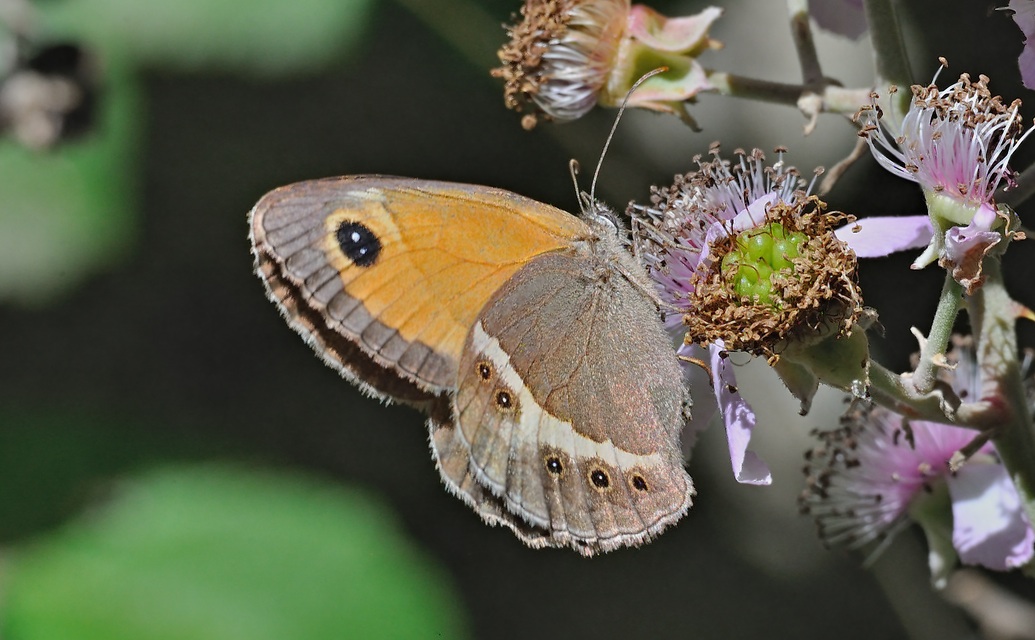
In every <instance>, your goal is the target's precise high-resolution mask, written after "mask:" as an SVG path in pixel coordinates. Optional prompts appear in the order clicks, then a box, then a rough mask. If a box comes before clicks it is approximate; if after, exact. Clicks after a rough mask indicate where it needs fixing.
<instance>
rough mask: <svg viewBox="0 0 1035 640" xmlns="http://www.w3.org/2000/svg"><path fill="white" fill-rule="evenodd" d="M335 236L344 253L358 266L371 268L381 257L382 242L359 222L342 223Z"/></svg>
mask: <svg viewBox="0 0 1035 640" xmlns="http://www.w3.org/2000/svg"><path fill="white" fill-rule="evenodd" d="M335 236H336V238H337V240H338V246H339V247H341V251H342V253H344V254H345V257H346V258H348V259H349V260H351V261H352V264H354V265H356V266H359V267H369V266H370V265H372V264H374V262H376V261H377V257H378V256H380V255H381V240H380V239H378V237H377V236H376V235H374V232H373V231H371V230H370V229H369V228H367V227H366V226H364V225H362V224H360V223H358V222H352V221H349V220H346V221H344V222H342V223H341V224H340V225H338V231H337V233H336V234H335Z"/></svg>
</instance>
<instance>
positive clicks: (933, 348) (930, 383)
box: [912, 274, 963, 395]
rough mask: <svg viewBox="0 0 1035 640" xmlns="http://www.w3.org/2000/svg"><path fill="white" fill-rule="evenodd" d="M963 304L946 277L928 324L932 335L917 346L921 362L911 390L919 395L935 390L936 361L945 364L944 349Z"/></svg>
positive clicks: (960, 289)
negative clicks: (914, 390) (932, 318)
mask: <svg viewBox="0 0 1035 640" xmlns="http://www.w3.org/2000/svg"><path fill="white" fill-rule="evenodd" d="M962 301H963V287H962V286H961V285H960V283H958V282H956V280H955V279H953V277H952V275H949V274H946V276H945V282H944V284H942V294H941V297H940V298H938V308H937V310H935V312H934V320H933V321H932V322H931V333H930V335H928V336H927V340H925V341H923V342H922V344H921V345H920V362H919V363H917V365H916V371H914V372H913V376H912V381H913V387H914V388H915V389H916V391H917V393H919V394H921V395H923V394H925V393H928V392H929V391H931V390H932V389H933V388H934V383H935V379H936V378H937V373H936V372H937V367H938V365H939V359H940V360H942V361H943V360H944V356H945V349H946V348H947V347H948V346H949V338H951V337H952V325H953V323H955V322H956V316H957V315H959V312H960V304H961V303H962Z"/></svg>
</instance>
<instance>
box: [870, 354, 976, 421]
mask: <svg viewBox="0 0 1035 640" xmlns="http://www.w3.org/2000/svg"><path fill="white" fill-rule="evenodd" d="M869 375H870V388H869V392H870V396H871V397H872V398H873V400H874V401H875V402H876V403H877V404H880V405H882V406H885V407H887V408H889V409H891V410H893V411H895V412H896V413H900V414H902V415H904V416H907V417H910V418H915V419H918V420H929V421H931V422H938V423H942V424H946V423H951V422H953V420H952V416H954V415H955V413H956V407H957V406H958V405H959V399H958V398H957V397H956V394H955V393H954V392H953V391H952V389H950V388H949V387H948V385H945V384H944V383H940V382H939V383H938V384H936V385H935V388H934V389H931V390H930V391H929V392H927V393H925V394H923V395H920V394H917V391H916V388H915V387H914V386H913V384H912V382H911V380H910V379H909V377H905V376H900V375H898V374H896V373H894V372H892V371H889V370H888V369H886V368H884V366H883V365H881V364H880V363H878V362H875V361H873V360H871V361H870V370H869Z"/></svg>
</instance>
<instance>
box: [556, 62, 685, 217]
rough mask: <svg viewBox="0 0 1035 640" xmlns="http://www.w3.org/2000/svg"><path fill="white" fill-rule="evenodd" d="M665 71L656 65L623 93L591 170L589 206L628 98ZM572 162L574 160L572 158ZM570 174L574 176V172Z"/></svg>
mask: <svg viewBox="0 0 1035 640" xmlns="http://www.w3.org/2000/svg"><path fill="white" fill-rule="evenodd" d="M666 71H668V67H658V68H657V69H654V70H653V71H648V72H647V73H645V74H643V75H642V76H641V77H640V79H639V80H637V81H636V82H634V83H633V86H632V87H630V88H629V91H628V92H627V93H626V94H625V99H624V100H622V107H621V108H620V109H619V110H618V115H617V116H615V121H614V123H613V124H612V125H611V132H610V133H608V134H607V140H605V141H604V148H603V149H602V150H601V151H600V158H599V159H598V160H597V168H596V169H594V170H593V181H592V182H590V183H589V205H590V206H591V207H592V206H593V203H594V202H596V193H597V177H598V176H599V175H600V167H601V166H602V165H603V164H604V156H605V155H607V148H608V147H610V146H611V138H614V136H615V131H616V130H617V129H618V122H619V121H620V120H621V119H622V114H623V113H625V108H626V107H627V106H628V105H629V98H631V97H632V94H633V92H634V91H636V90H637V89H639V88H640V85H641V84H643V83H644V82H646V81H647V80H649V79H651V78H653V77H654V76H656V75H658V74H659V73H665V72H666ZM572 162H575V161H574V160H572ZM575 166H576V168H577V167H578V165H577V164H576V165H575ZM572 176H574V173H573V174H572ZM575 190H576V191H578V184H576V186H575ZM580 200H581V197H580Z"/></svg>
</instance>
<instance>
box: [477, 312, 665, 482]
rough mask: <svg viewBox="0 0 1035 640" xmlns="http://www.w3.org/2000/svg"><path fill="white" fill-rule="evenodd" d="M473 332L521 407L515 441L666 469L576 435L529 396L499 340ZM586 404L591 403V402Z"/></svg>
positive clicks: (650, 458) (658, 461)
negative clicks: (515, 395)
mask: <svg viewBox="0 0 1035 640" xmlns="http://www.w3.org/2000/svg"><path fill="white" fill-rule="evenodd" d="M473 331H474V335H473V345H472V346H473V347H474V350H475V353H476V354H478V356H479V357H483V358H486V359H488V360H489V361H490V362H492V364H493V366H494V368H495V369H496V371H497V374H498V375H499V376H500V379H501V380H502V381H503V383H504V384H506V385H507V386H508V387H509V388H510V389H511V390H512V391H513V392H514V393H516V394H517V396H518V406H519V407H521V414H520V420H519V423H518V425H517V426H516V427H515V428H516V429H517V433H516V434H515V435H516V436H517V439H518V440H520V441H522V442H537V443H538V444H539V445H540V446H543V445H545V446H549V447H553V448H556V449H559V450H561V451H566V452H567V453H568V454H569V455H571V456H572V457H574V458H582V459H590V458H599V459H601V460H603V461H604V462H607V463H609V464H611V465H614V466H615V467H616V468H618V469H631V468H633V467H637V466H639V467H641V468H650V467H659V466H664V465H665V461H664V459H663V458H662V456H661V454H659V453H652V454H650V455H638V454H635V453H630V452H628V451H625V450H623V449H621V448H619V447H618V446H616V445H615V444H614V442H613V441H612V440H611V439H610V438H608V439H607V440H604V441H603V442H597V441H595V440H593V439H592V438H588V437H586V436H584V435H582V434H580V433H579V432H577V431H576V430H575V428H574V426H573V425H572V424H571V423H570V422H566V421H564V420H561V419H560V418H558V417H556V416H554V415H552V414H551V413H550V412H548V411H546V410H545V409H543V407H542V406H540V404H539V403H538V402H537V401H536V399H535V397H534V396H533V395H532V392H531V391H530V390H529V389H528V387H527V386H525V382H524V380H522V379H521V376H520V375H519V374H518V372H517V371H515V370H514V367H513V366H512V365H511V362H510V356H509V355H507V352H506V351H504V350H503V347H501V346H500V343H499V340H497V339H496V338H494V337H492V336H490V335H488V334H487V333H485V329H484V328H483V327H482V323H481V321H480V320H479V321H478V322H477V323H475V325H474V329H473ZM586 400H587V401H589V402H592V401H593V400H592V399H591V398H587V399H586ZM461 431H462V430H461ZM468 444H470V443H468ZM490 481H491V479H490ZM492 484H493V485H494V487H495V488H496V489H500V490H501V489H502V488H503V487H502V485H501V484H499V483H496V482H492Z"/></svg>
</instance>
